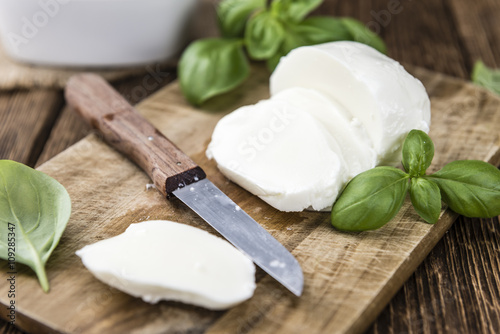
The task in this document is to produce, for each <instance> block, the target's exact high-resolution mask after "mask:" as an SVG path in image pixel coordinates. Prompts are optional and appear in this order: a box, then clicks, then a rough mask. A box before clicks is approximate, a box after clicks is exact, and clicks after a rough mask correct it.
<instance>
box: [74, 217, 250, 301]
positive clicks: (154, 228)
mask: <svg viewBox="0 0 500 334" xmlns="http://www.w3.org/2000/svg"><path fill="white" fill-rule="evenodd" d="M76 254H77V255H78V256H80V257H81V259H82V262H83V264H84V265H85V267H87V269H89V270H90V271H91V272H92V273H93V274H94V276H95V277H97V278H98V279H99V280H101V281H103V282H104V283H106V284H109V285H111V286H113V287H115V288H117V289H119V290H122V291H124V292H126V293H128V294H131V295H132V296H135V297H141V298H142V299H143V300H144V301H146V302H150V303H156V302H158V301H159V300H174V301H180V302H184V303H188V304H193V305H197V306H202V307H205V308H208V309H212V310H222V309H227V308H229V307H231V306H234V305H236V304H238V303H241V302H242V301H245V300H247V299H248V298H250V297H251V296H252V295H253V292H254V289H255V266H254V264H253V263H252V261H251V260H249V259H248V258H247V257H246V256H245V255H243V254H242V253H240V252H239V251H238V250H237V249H236V248H234V247H233V246H231V245H230V244H229V243H228V242H227V241H225V240H223V239H221V238H218V237H216V236H214V235H212V234H210V233H208V232H205V231H203V230H200V229H197V228H194V227H191V226H188V225H184V224H179V223H174V222H170V221H146V222H142V223H138V224H132V225H130V227H128V228H127V230H126V231H125V232H124V233H123V234H120V235H118V236H116V237H113V238H110V239H107V240H103V241H99V242H97V243H95V244H92V245H89V246H85V247H84V248H82V249H80V250H79V251H77V252H76Z"/></svg>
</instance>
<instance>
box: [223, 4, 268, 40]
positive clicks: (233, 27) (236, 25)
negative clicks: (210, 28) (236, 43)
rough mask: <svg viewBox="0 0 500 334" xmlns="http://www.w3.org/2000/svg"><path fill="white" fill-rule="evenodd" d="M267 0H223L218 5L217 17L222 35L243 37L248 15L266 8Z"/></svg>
mask: <svg viewBox="0 0 500 334" xmlns="http://www.w3.org/2000/svg"><path fill="white" fill-rule="evenodd" d="M265 7H266V0H223V1H221V2H220V3H219V6H218V7H217V17H218V21H219V27H220V29H221V32H222V36H224V37H228V38H232V37H243V35H244V32H245V25H246V24H247V20H248V17H249V16H250V15H251V14H252V13H253V12H254V11H256V10H259V9H264V8H265Z"/></svg>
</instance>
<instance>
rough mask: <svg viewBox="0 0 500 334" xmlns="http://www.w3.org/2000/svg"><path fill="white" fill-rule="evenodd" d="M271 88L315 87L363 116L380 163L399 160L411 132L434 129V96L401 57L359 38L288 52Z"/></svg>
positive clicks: (273, 79)
mask: <svg viewBox="0 0 500 334" xmlns="http://www.w3.org/2000/svg"><path fill="white" fill-rule="evenodd" d="M270 85H271V94H272V95H275V94H277V93H278V92H280V91H283V90H285V89H288V88H292V87H304V88H310V89H315V90H317V91H319V92H321V93H323V94H325V95H326V96H328V97H329V98H330V99H331V100H332V101H333V102H335V103H338V104H340V105H341V106H342V107H343V108H345V110H347V111H348V112H349V113H351V114H352V117H354V118H356V119H358V120H359V121H360V122H361V123H362V124H363V125H364V127H365V129H366V131H367V133H368V135H369V136H370V138H371V140H372V142H373V147H374V148H375V151H376V152H377V155H378V157H377V164H397V163H398V162H399V160H400V150H401V145H402V142H403V140H404V138H405V136H406V134H407V133H408V132H409V131H410V130H412V129H420V130H423V131H425V132H428V131H429V126H430V101H429V97H428V96H427V93H426V91H425V88H424V86H423V85H422V83H421V82H420V81H419V80H417V79H415V78H414V77H413V76H411V75H410V74H409V73H408V72H406V70H405V69H404V68H403V67H402V66H401V65H400V64H399V63H398V62H396V61H394V60H392V59H390V58H389V57H387V56H385V55H383V54H382V53H380V52H378V51H377V50H375V49H373V48H371V47H369V46H367V45H365V44H361V43H357V42H349V41H342V42H332V43H326V44H321V45H315V46H304V47H300V48H297V49H294V50H292V51H291V52H290V53H289V54H288V55H287V56H286V57H283V58H282V59H281V61H280V63H279V65H278V66H277V68H276V70H275V71H274V73H273V74H272V76H271V80H270Z"/></svg>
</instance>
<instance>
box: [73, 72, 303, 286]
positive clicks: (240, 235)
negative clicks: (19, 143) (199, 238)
mask: <svg viewBox="0 0 500 334" xmlns="http://www.w3.org/2000/svg"><path fill="white" fill-rule="evenodd" d="M65 97H66V100H67V102H68V104H69V105H70V106H71V107H72V108H73V109H75V110H76V111H77V112H78V113H79V114H80V115H81V116H82V117H83V118H84V119H85V120H86V121H88V122H89V123H90V125H91V126H92V127H93V128H95V129H97V130H98V131H99V132H100V133H101V134H102V136H103V138H104V139H105V141H106V142H107V143H108V144H110V145H111V146H113V147H114V148H115V149H117V150H118V151H120V152H121V153H123V154H125V155H126V156H127V157H128V158H129V159H131V160H132V161H134V162H135V163H136V164H137V165H139V166H140V167H141V168H142V169H143V170H144V171H145V172H146V173H147V174H148V175H149V176H150V177H151V179H152V180H153V182H154V184H155V186H156V188H157V189H158V190H159V191H160V192H161V193H162V194H163V195H164V196H166V197H167V198H169V199H170V198H173V197H176V198H178V199H179V200H181V201H182V202H183V203H185V204H186V205H187V206H188V207H190V208H191V209H192V210H193V211H194V212H196V213H197V214H198V215H199V216H200V217H201V218H203V219H204V220H205V221H206V222H207V223H208V224H210V225H211V226H212V227H213V228H214V229H215V230H216V231H217V232H219V233H220V234H221V235H222V236H223V237H224V238H226V239H227V240H228V241H229V242H230V243H232V244H233V245H234V246H235V247H236V248H238V249H239V250H240V251H241V252H243V253H244V254H246V255H247V256H248V257H249V258H251V259H252V260H253V262H254V263H255V264H256V265H258V266H259V267H260V268H262V269H263V270H264V271H265V272H267V273H268V274H269V275H270V276H272V277H273V278H274V279H276V280H277V281H278V282H280V283H281V284H282V285H283V286H285V287H286V288H287V289H288V290H290V291H291V292H292V293H293V294H295V295H296V296H300V295H301V294H302V288H303V284H304V278H303V274H302V269H301V268H300V265H299V263H298V262H297V260H296V259H295V258H294V257H293V255H292V254H290V252H289V251H288V250H287V249H286V248H285V247H283V245H281V244H280V243H279V242H278V241H277V240H276V239H274V238H273V237H272V236H271V235H270V234H269V233H268V232H267V231H266V230H265V229H264V228H263V227H262V226H260V225H259V224H258V223H257V222H256V221H255V220H253V219H252V218H251V217H250V216H249V215H248V214H246V213H245V212H244V211H243V210H241V209H240V207H239V206H238V205H236V204H235V203H234V202H233V201H232V200H231V199H230V198H229V197H227V196H226V195H225V194H224V193H223V192H222V191H220V190H219V189H218V188H217V187H216V186H215V185H214V184H213V183H212V182H210V181H209V180H208V179H207V178H206V175H205V172H204V171H203V170H202V169H201V168H200V167H199V166H198V165H196V163H194V162H193V161H192V160H191V159H190V158H189V157H188V156H187V155H185V154H184V153H183V152H182V151H181V150H180V149H179V148H177V147H176V146H175V145H174V144H173V143H172V142H170V141H169V140H168V139H167V138H166V137H165V136H164V135H163V134H162V133H161V132H160V131H159V130H157V129H156V128H155V127H154V126H153V125H151V124H150V123H149V122H148V121H147V120H146V119H145V118H143V117H142V116H141V115H140V114H139V112H138V111H137V110H135V109H134V108H133V107H132V106H131V105H130V104H129V103H128V102H127V101H126V100H125V99H124V98H123V97H122V96H121V95H120V94H119V93H118V92H117V91H115V90H114V89H113V88H112V87H111V86H110V85H109V84H108V83H107V82H106V81H105V80H104V79H102V78H101V77H100V76H98V75H95V74H90V73H85V74H80V75H76V76H73V77H71V78H70V80H69V81H68V83H67V85H66V90H65Z"/></svg>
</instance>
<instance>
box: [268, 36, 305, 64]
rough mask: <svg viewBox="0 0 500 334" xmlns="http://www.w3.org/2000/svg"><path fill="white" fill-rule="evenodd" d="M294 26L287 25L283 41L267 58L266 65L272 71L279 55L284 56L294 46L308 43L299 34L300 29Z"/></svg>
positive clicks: (278, 59) (279, 57)
mask: <svg viewBox="0 0 500 334" xmlns="http://www.w3.org/2000/svg"><path fill="white" fill-rule="evenodd" d="M296 28H297V27H296V26H287V28H286V29H285V35H284V37H283V41H282V43H281V45H280V47H279V48H278V51H276V53H275V54H274V55H273V56H272V57H270V58H269V59H268V60H267V67H268V68H269V70H270V71H271V72H272V71H274V69H275V67H276V66H277V65H278V63H279V61H280V59H281V57H283V56H286V55H287V54H288V53H289V52H290V51H292V50H293V49H295V48H298V47H301V46H304V45H310V43H309V42H308V41H307V39H306V38H305V37H304V36H302V35H301V33H300V31H297V30H296Z"/></svg>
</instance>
